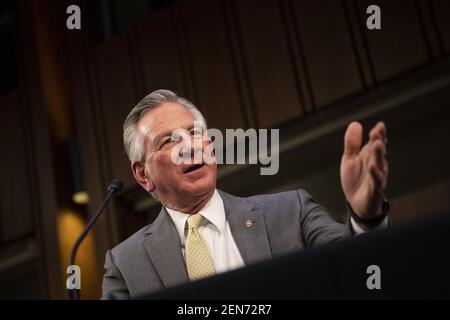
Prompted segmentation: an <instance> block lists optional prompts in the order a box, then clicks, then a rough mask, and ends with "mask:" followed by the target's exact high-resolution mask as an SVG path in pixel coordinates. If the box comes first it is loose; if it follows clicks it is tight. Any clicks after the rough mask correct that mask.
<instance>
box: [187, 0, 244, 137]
mask: <svg viewBox="0 0 450 320" xmlns="http://www.w3.org/2000/svg"><path fill="white" fill-rule="evenodd" d="M182 13H183V18H182V19H183V22H184V28H185V31H186V40H187V43H188V48H190V49H191V52H182V54H183V55H184V56H186V55H187V56H188V59H185V61H188V62H189V61H190V62H191V69H192V77H193V78H191V79H188V81H193V82H194V87H195V91H196V94H195V96H196V97H197V100H198V101H195V102H196V103H197V105H198V107H200V108H201V109H202V110H203V111H204V112H205V115H206V119H207V121H208V124H209V127H216V128H219V129H224V128H242V127H244V126H245V125H246V124H245V120H244V119H245V118H244V114H245V112H244V111H243V107H242V104H241V101H240V96H239V83H238V82H237V78H236V74H235V72H234V71H233V70H234V69H233V58H232V55H231V50H230V45H229V40H228V35H227V30H226V23H225V19H224V17H225V13H224V4H223V1H220V0H213V1H211V0H194V1H188V2H186V3H185V5H184V3H183V6H182ZM189 55H190V56H189ZM189 58H190V59H189Z"/></svg>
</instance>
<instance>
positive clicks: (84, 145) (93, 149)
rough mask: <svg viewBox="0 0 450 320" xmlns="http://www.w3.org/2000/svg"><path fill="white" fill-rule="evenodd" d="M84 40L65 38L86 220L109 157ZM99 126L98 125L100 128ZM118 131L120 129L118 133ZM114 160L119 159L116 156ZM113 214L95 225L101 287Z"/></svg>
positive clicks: (99, 196)
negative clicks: (85, 201) (85, 204)
mask: <svg viewBox="0 0 450 320" xmlns="http://www.w3.org/2000/svg"><path fill="white" fill-rule="evenodd" d="M85 40H86V39H83V34H80V33H69V35H68V42H67V44H68V48H67V52H68V62H69V72H70V75H71V78H70V81H71V86H70V90H71V96H72V103H73V115H74V124H75V126H76V131H77V140H78V142H79V146H80V156H81V162H82V164H83V166H82V167H83V178H84V183H85V187H86V191H87V192H88V193H89V204H88V210H87V211H88V217H89V218H90V217H92V216H93V215H94V214H95V211H96V210H97V208H98V206H99V204H100V203H101V201H102V200H103V197H104V196H105V193H106V188H107V185H108V183H109V182H110V181H109V180H110V178H111V177H110V173H108V171H109V170H108V168H109V163H110V161H111V157H110V155H109V153H108V152H106V150H107V149H108V148H105V145H107V144H106V143H105V142H104V141H105V138H104V135H103V134H102V125H101V123H102V119H103V117H102V116H103V114H102V113H100V112H98V107H99V106H98V103H96V99H94V97H96V95H95V83H94V77H93V75H94V74H95V70H94V68H93V67H92V65H93V61H92V59H91V58H92V56H90V55H89V54H88V52H87V48H86V43H85V42H84V41H85ZM99 123H100V124H99ZM118 130H120V128H119V129H118ZM115 156H120V154H119V155H115ZM116 228H117V222H116V214H115V212H114V207H113V206H111V205H108V206H107V207H106V208H105V212H104V213H103V215H102V216H101V217H100V218H99V219H98V221H97V222H96V224H95V226H94V228H93V232H94V237H95V246H96V261H97V266H99V268H98V270H97V279H98V280H97V281H98V287H99V288H100V287H101V279H102V277H103V272H104V270H103V268H102V267H101V266H103V264H104V261H105V252H106V251H107V250H108V249H110V248H111V247H113V246H114V245H115V244H117V243H118V241H119V239H118V236H117V234H118V232H117V230H116Z"/></svg>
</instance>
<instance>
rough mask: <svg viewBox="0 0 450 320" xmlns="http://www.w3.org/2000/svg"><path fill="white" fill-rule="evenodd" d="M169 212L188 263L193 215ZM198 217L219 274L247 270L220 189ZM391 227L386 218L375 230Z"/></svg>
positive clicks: (356, 230)
mask: <svg viewBox="0 0 450 320" xmlns="http://www.w3.org/2000/svg"><path fill="white" fill-rule="evenodd" d="M166 210H167V212H168V213H169V215H170V217H171V218H172V221H173V222H174V224H175V227H176V229H177V231H178V235H179V237H180V242H181V250H182V253H183V257H184V259H186V256H185V249H184V247H185V242H186V237H187V232H188V230H187V223H186V222H187V218H188V217H189V215H188V214H186V213H183V212H179V211H176V210H172V209H169V208H166ZM198 213H199V214H201V215H202V216H203V217H204V218H206V220H207V221H206V222H205V223H203V224H202V225H201V226H200V227H199V229H198V231H199V232H200V234H201V235H202V237H203V238H204V239H205V242H206V244H207V246H208V250H209V253H210V255H211V258H212V261H213V263H214V267H215V269H216V273H223V272H227V271H231V270H233V269H237V268H241V267H243V266H244V265H245V264H244V260H243V259H242V256H241V253H240V252H239V249H238V247H237V245H236V242H235V241H234V238H233V235H232V234H231V229H230V225H229V223H228V221H227V219H226V215H225V208H224V206H223V200H222V198H221V197H220V194H219V192H217V189H216V190H215V191H214V194H213V196H212V197H211V199H210V200H209V201H208V203H207V204H206V205H205V206H204V207H203V209H201V210H200V211H199V212H198ZM350 223H351V224H352V227H353V230H354V231H355V233H356V235H358V234H362V233H365V232H367V231H365V230H363V229H362V228H361V227H360V226H359V224H358V223H357V222H356V221H355V220H354V219H353V218H350ZM387 225H388V218H387V217H386V218H385V219H384V220H383V221H382V222H381V223H380V224H379V225H378V226H376V227H375V228H374V229H371V230H375V229H382V228H385V227H386V226H387Z"/></svg>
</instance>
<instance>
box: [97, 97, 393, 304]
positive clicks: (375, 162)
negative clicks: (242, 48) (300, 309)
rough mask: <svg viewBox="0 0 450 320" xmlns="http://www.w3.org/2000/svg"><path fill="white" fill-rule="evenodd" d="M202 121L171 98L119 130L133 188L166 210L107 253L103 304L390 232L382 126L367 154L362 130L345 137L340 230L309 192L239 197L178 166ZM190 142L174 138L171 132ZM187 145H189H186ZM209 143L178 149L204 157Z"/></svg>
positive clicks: (208, 175)
mask: <svg viewBox="0 0 450 320" xmlns="http://www.w3.org/2000/svg"><path fill="white" fill-rule="evenodd" d="M194 122H195V123H197V122H200V123H203V128H205V129H206V122H205V119H204V118H203V115H202V114H201V113H200V111H199V110H198V109H197V108H196V107H195V106H194V105H193V104H192V103H191V102H189V101H188V100H186V99H184V98H181V97H179V96H177V95H176V94H175V93H173V92H171V91H169V90H157V91H154V92H152V93H151V94H149V95H147V96H146V97H145V98H144V99H143V100H142V101H140V102H139V103H138V104H137V105H136V106H135V107H134V108H133V109H132V110H131V112H130V113H129V114H128V116H127V118H126V120H125V123H124V126H123V138H124V146H125V150H126V153H127V155H128V157H129V159H130V161H131V170H132V172H133V175H134V177H135V179H136V181H137V182H138V183H139V184H140V185H141V186H142V188H144V189H145V190H146V191H147V192H148V193H150V194H152V196H153V197H154V198H155V199H157V200H159V201H160V202H161V204H162V209H161V212H160V213H159V215H158V217H157V218H156V220H155V221H154V223H152V224H150V225H147V226H145V227H144V228H142V229H141V230H139V231H138V232H136V233H135V234H134V235H132V236H131V237H129V238H128V239H127V240H125V241H124V242H122V243H121V244H119V245H118V246H116V247H115V248H113V249H111V250H109V251H108V252H107V253H106V261H105V269H106V272H105V275H104V279H103V299H129V298H135V297H139V296H142V295H145V294H148V293H151V292H154V291H156V290H160V289H163V288H166V287H169V286H173V285H177V284H181V283H183V282H187V281H195V280H197V279H200V278H204V277H208V276H212V275H214V274H218V273H222V272H226V271H230V270H233V269H236V268H241V267H244V266H246V265H249V264H253V263H256V262H259V261H263V260H266V259H270V258H272V257H277V256H280V255H283V254H287V253H290V252H293V251H296V250H301V249H302V248H304V247H311V246H314V245H318V244H324V243H328V242H333V241H336V240H340V239H343V238H346V237H351V236H352V235H355V234H359V233H363V232H366V231H370V230H374V229H377V228H383V227H384V226H386V225H387V224H388V216H387V210H386V205H385V204H386V199H385V197H384V188H385V187H386V184H387V177H388V163H387V160H386V143H387V137H386V128H385V125H384V123H382V122H379V123H378V124H377V125H376V126H375V127H374V128H372V130H371V131H370V135H369V141H368V142H367V143H366V144H365V145H364V146H363V145H362V140H363V128H362V126H361V125H360V124H359V123H357V122H353V123H351V124H350V125H349V126H348V128H347V130H346V133H345V137H344V145H345V147H344V153H343V156H342V161H341V168H340V177H341V184H342V188H343V191H344V194H345V198H346V200H347V205H348V209H349V219H348V221H347V223H346V224H345V225H343V224H340V223H337V222H335V221H334V220H333V219H332V218H331V217H330V216H329V214H328V212H327V210H326V209H325V208H324V207H322V206H321V205H320V204H318V203H316V202H315V201H314V199H313V198H312V197H311V195H309V194H308V193H307V192H306V191H304V190H301V189H300V190H294V191H288V192H282V193H277V194H267V195H256V196H252V197H248V198H242V197H236V196H233V195H231V194H228V193H226V192H224V191H221V190H217V189H216V178H217V164H216V163H215V162H214V161H213V162H208V161H202V162H201V163H195V162H194V163H186V162H181V163H180V162H177V161H173V151H174V148H175V147H179V144H180V143H186V140H187V139H195V136H196V135H197V134H198V133H197V132H195V131H196V130H197V129H196V126H194ZM177 130H183V131H185V132H188V133H189V134H190V135H184V136H180V138H179V139H174V134H173V133H174V132H176V131H177ZM183 140H184V141H183ZM211 143H212V142H211V140H208V139H202V141H201V144H198V143H197V144H195V143H189V144H187V145H189V148H181V149H180V148H178V149H177V150H181V151H180V153H181V154H180V157H184V158H186V157H185V154H183V153H187V154H189V155H190V156H194V155H195V154H196V153H197V152H203V151H204V150H205V149H207V148H208V146H210V144H211Z"/></svg>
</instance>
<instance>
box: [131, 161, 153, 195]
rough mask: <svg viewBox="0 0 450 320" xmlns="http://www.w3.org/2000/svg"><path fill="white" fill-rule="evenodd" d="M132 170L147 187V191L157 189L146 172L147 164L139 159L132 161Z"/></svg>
mask: <svg viewBox="0 0 450 320" xmlns="http://www.w3.org/2000/svg"><path fill="white" fill-rule="evenodd" d="M131 171H132V172H133V176H134V178H135V179H136V181H137V182H138V183H139V184H140V185H141V187H142V188H144V189H145V191H147V192H153V191H155V189H156V186H155V184H154V183H153V181H152V180H151V179H150V177H148V176H147V175H146V174H145V166H144V165H143V164H142V163H141V162H139V161H132V162H131Z"/></svg>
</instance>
